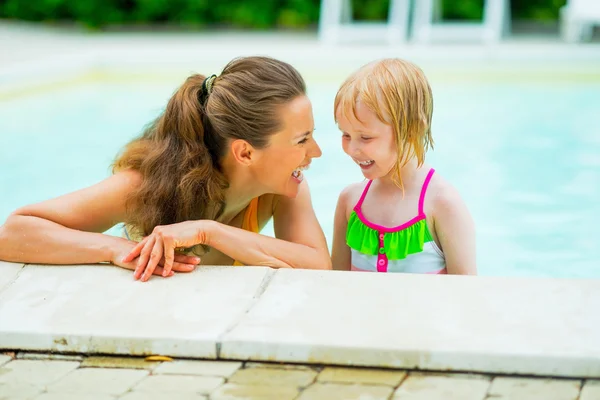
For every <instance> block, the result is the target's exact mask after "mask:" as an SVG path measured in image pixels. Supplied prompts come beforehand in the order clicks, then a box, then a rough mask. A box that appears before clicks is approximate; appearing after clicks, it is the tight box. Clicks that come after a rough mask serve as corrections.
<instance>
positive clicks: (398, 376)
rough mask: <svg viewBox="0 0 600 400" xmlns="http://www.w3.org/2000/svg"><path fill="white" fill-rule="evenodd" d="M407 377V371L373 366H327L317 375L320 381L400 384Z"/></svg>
mask: <svg viewBox="0 0 600 400" xmlns="http://www.w3.org/2000/svg"><path fill="white" fill-rule="evenodd" d="M405 377H406V372H405V371H392V370H385V369H371V368H335V367H327V368H325V369H324V370H323V371H321V373H320V374H319V376H318V377H317V381H319V382H337V383H357V384H368V385H387V386H393V387H395V386H398V385H399V384H400V382H402V380H403V379H404V378H405Z"/></svg>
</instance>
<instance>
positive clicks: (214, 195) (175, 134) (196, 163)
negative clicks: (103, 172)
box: [113, 57, 306, 236]
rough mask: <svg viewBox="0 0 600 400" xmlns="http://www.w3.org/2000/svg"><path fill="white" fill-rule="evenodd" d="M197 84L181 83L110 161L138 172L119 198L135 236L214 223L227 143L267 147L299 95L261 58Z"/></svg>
mask: <svg viewBox="0 0 600 400" xmlns="http://www.w3.org/2000/svg"><path fill="white" fill-rule="evenodd" d="M205 80H206V77H205V76H204V75H199V74H195V75H192V76H190V77H189V78H187V80H186V81H185V82H184V83H183V85H182V86H181V87H180V88H179V89H178V90H177V91H176V92H175V94H174V95H173V96H172V97H171V99H170V100H169V102H168V104H167V107H166V109H165V111H164V113H163V114H162V115H160V116H159V117H158V119H156V120H155V121H154V122H153V123H152V124H151V125H150V126H149V127H148V128H147V129H146V130H145V131H144V133H143V134H142V135H141V136H140V137H138V138H136V139H134V140H133V141H131V142H130V143H129V144H127V146H126V147H125V149H124V151H123V152H122V153H121V154H120V155H119V156H118V157H117V159H116V161H115V163H114V164H113V173H116V172H118V171H122V170H126V169H133V170H136V171H139V172H140V173H141V175H142V178H143V179H142V183H141V185H140V186H139V187H138V188H137V189H136V190H134V191H132V193H131V194H130V196H129V198H128V199H127V217H126V221H125V223H126V224H127V225H129V226H131V227H133V228H134V229H135V230H136V231H137V232H136V233H137V234H139V235H144V236H145V235H148V234H150V233H151V232H152V230H153V229H154V227H156V226H158V225H167V224H172V223H177V222H182V221H186V220H197V219H213V220H214V219H217V218H218V217H219V216H220V214H221V213H222V211H223V209H224V206H225V196H224V193H225V189H227V187H228V182H227V179H226V177H225V176H224V174H223V172H222V170H221V166H220V162H221V160H222V158H223V157H224V156H225V155H226V153H227V150H228V145H229V143H230V141H232V140H236V139H242V140H245V141H247V142H248V143H250V144H251V145H252V146H253V147H254V148H257V149H261V148H264V147H266V146H268V144H269V138H270V136H271V135H272V134H274V133H275V132H277V131H278V130H280V129H281V128H282V121H281V120H280V118H279V114H278V110H279V108H280V106H282V105H284V104H286V103H288V102H290V101H292V100H293V99H295V98H296V97H298V96H301V95H305V94H306V85H305V83H304V80H303V79H302V76H301V75H300V74H299V73H298V71H297V70H296V69H295V68H294V67H292V66H291V65H289V64H287V63H285V62H282V61H278V60H275V59H272V58H268V57H245V58H238V59H234V60H233V61H231V62H230V63H229V64H227V66H225V68H224V69H223V71H222V72H221V74H220V75H219V76H218V77H216V78H215V79H214V80H212V79H209V80H208V81H209V82H210V81H211V80H212V87H211V88H210V89H208V90H207V89H206V88H207V85H206V82H205ZM210 86H211V85H208V87H210Z"/></svg>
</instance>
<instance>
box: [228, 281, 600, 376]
mask: <svg viewBox="0 0 600 400" xmlns="http://www.w3.org/2000/svg"><path fill="white" fill-rule="evenodd" d="M392 275H393V276H392ZM423 287H426V288H427V292H428V293H435V298H436V299H439V301H418V302H416V303H415V304H411V307H396V308H394V309H393V310H394V312H389V310H390V307H391V303H390V299H396V300H397V301H400V302H402V301H408V299H415V298H422V297H423V292H422V288H423ZM351 291H360V292H361V293H366V294H367V295H365V296H355V297H350V298H348V296H346V294H347V293H348V292H351ZM399 293H401V294H400V295H399ZM548 293H554V294H556V295H553V296H548ZM398 296H400V297H398ZM473 299H478V301H473ZM548 302H549V303H548ZM598 309H600V280H568V279H538V278H527V279H525V278H521V277H519V278H517V277H484V276H477V277H465V276H450V275H447V276H431V275H422V274H387V275H386V274H367V275H363V274H347V273H345V272H341V271H309V270H279V271H277V273H276V274H275V275H274V277H273V279H272V280H271V282H270V283H269V285H268V287H267V288H266V290H265V292H264V293H263V294H262V295H261V296H260V298H259V299H258V301H257V302H256V304H255V305H254V306H253V307H252V308H251V309H250V311H249V312H248V313H246V314H245V315H244V316H243V317H242V318H241V320H240V322H239V323H238V324H236V325H235V327H234V328H233V329H232V330H231V331H229V332H228V333H227V334H225V336H224V337H223V340H222V346H221V358H225V359H238V360H240V359H246V360H248V359H251V360H255V361H261V360H277V361H284V362H296V363H311V364H313V363H319V364H325V365H355V366H378V367H391V368H399V369H421V370H452V371H478V372H486V373H502V374H533V375H539V374H548V375H549V376H565V377H568V376H575V377H577V376H589V375H590V374H593V373H600V368H599V367H598V365H597V363H596V362H595V361H594V358H593V357H584V356H583V355H589V354H600V341H599V340H597V336H598V330H597V327H598V326H600V313H598V312H596V310H598ZM499 315H501V316H502V318H498V316H499ZM557 315H560V316H568V319H569V324H565V323H564V318H557V317H556V316H557ZM565 318H566V317H565ZM532 320H535V321H536V323H535V324H532V323H531V321H532ZM365 326H375V327H385V329H372V330H369V332H368V333H366V332H365V329H364V328H365ZM532 337H535V338H536V340H534V341H532V340H531V338H532ZM573 337H577V338H578V340H577V341H573V340H569V338H573ZM440 338H444V340H440Z"/></svg>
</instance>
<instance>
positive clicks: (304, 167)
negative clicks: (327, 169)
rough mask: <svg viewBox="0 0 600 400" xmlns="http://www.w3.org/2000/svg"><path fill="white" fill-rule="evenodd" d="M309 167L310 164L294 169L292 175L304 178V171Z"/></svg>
mask: <svg viewBox="0 0 600 400" xmlns="http://www.w3.org/2000/svg"><path fill="white" fill-rule="evenodd" d="M307 169H308V165H304V166H302V167H298V168H296V169H295V170H294V172H292V176H293V177H294V178H296V179H302V171H305V170H307Z"/></svg>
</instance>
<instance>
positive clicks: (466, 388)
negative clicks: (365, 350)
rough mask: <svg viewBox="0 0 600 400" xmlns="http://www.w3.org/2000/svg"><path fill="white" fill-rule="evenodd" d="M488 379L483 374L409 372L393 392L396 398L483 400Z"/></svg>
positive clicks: (412, 399)
mask: <svg viewBox="0 0 600 400" xmlns="http://www.w3.org/2000/svg"><path fill="white" fill-rule="evenodd" d="M489 386H490V380H489V379H488V378H487V377H483V376H477V375H475V376H473V375H465V376H461V375H458V374H453V375H451V376H444V375H427V374H410V375H409V376H408V378H406V379H405V380H404V382H402V384H401V385H400V387H399V388H398V389H396V391H395V392H394V397H393V398H394V399H398V400H483V399H484V398H485V395H486V393H487V391H488V388H489Z"/></svg>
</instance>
